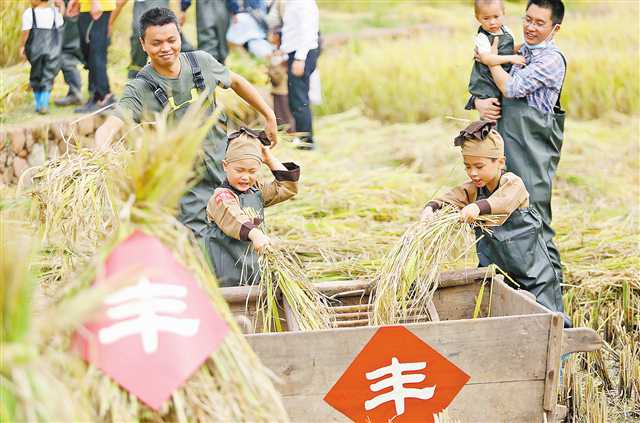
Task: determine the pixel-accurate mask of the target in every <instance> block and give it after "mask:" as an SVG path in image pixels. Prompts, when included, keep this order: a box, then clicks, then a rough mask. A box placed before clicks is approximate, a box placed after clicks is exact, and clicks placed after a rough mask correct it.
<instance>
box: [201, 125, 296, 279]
mask: <svg viewBox="0 0 640 423" xmlns="http://www.w3.org/2000/svg"><path fill="white" fill-rule="evenodd" d="M268 145H269V141H268V139H267V137H266V135H265V134H264V132H262V131H260V132H258V131H253V130H251V129H247V128H241V129H240V130H239V131H237V132H234V133H233V134H231V135H229V145H228V148H227V152H226V154H225V159H224V161H223V162H222V166H223V169H224V171H225V173H226V179H225V181H224V182H223V184H222V186H220V187H219V188H217V189H216V190H215V191H214V193H213V196H212V197H211V198H210V199H209V202H208V204H207V216H208V218H209V221H210V222H212V225H211V226H210V227H209V228H208V229H207V231H206V233H205V235H204V237H203V239H204V242H205V247H206V248H207V250H208V253H209V257H210V258H211V261H212V263H213V267H214V270H215V273H216V276H217V277H218V281H219V283H220V286H237V285H240V284H241V283H249V284H253V283H255V282H257V281H258V280H259V268H258V263H257V256H256V251H261V250H262V249H263V248H265V247H266V246H268V245H269V244H270V243H271V241H270V239H269V237H267V236H266V235H265V234H264V232H263V231H262V230H261V229H260V225H261V223H262V221H263V220H264V208H265V207H269V206H272V205H274V204H277V203H281V202H283V201H285V200H288V199H289V198H291V197H293V196H294V195H296V193H297V192H298V179H299V177H300V167H298V165H296V164H295V163H281V162H280V161H279V160H278V159H277V158H276V157H275V156H274V155H273V153H272V152H271V150H270V149H269V148H268ZM263 163H264V164H265V165H267V167H268V168H269V169H270V170H271V173H272V174H273V176H274V177H275V180H273V181H270V182H264V181H261V180H258V178H257V175H258V171H259V170H260V167H261V165H262V164H263ZM252 246H253V248H251V247H252Z"/></svg>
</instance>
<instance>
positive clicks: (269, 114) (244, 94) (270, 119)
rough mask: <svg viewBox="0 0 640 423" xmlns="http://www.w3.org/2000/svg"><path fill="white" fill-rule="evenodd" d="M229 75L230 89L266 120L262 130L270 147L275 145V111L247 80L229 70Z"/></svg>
mask: <svg viewBox="0 0 640 423" xmlns="http://www.w3.org/2000/svg"><path fill="white" fill-rule="evenodd" d="M229 76H230V79H231V89H232V90H233V91H235V93H236V94H238V95H239V96H240V97H241V98H242V99H243V100H244V101H246V102H247V103H249V105H251V107H253V108H254V109H256V110H257V111H258V112H259V113H260V114H261V115H262V116H263V117H264V119H265V121H266V126H265V129H264V131H265V132H266V133H267V137H268V138H269V141H271V148H273V147H275V146H276V144H277V143H278V129H277V124H276V115H275V113H273V110H271V107H269V105H268V104H267V103H266V102H265V101H264V99H263V98H262V96H261V95H260V93H259V92H258V90H256V88H255V87H254V86H253V85H251V84H250V83H249V81H247V80H246V79H244V78H243V77H242V76H241V75H238V74H237V73H235V72H229Z"/></svg>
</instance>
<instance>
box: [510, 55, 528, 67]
mask: <svg viewBox="0 0 640 423" xmlns="http://www.w3.org/2000/svg"><path fill="white" fill-rule="evenodd" d="M511 63H513V64H514V65H520V66H525V65H526V63H525V60H524V56H520V55H519V54H516V55H514V56H513V58H512V59H511Z"/></svg>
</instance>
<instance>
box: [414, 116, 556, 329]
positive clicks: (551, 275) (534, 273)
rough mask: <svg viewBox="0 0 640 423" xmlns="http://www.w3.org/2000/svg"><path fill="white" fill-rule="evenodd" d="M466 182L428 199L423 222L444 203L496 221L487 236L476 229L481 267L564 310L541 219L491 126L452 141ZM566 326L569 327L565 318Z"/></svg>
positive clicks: (473, 128)
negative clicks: (493, 267) (492, 269)
mask: <svg viewBox="0 0 640 423" xmlns="http://www.w3.org/2000/svg"><path fill="white" fill-rule="evenodd" d="M454 145H456V146H458V147H461V149H462V159H463V161H464V166H465V169H466V171H467V175H468V176H469V178H470V181H467V182H466V183H464V184H462V185H460V186H458V187H455V188H453V189H452V190H450V191H449V192H447V193H445V194H444V195H442V196H439V197H436V198H434V199H433V200H431V201H429V202H428V203H427V205H426V206H425V208H424V210H423V212H422V219H424V220H429V219H431V218H432V217H433V215H434V213H436V212H437V211H438V210H439V209H440V208H441V207H442V206H443V205H444V204H445V203H446V204H450V205H453V206H455V207H459V208H460V209H461V210H460V215H461V218H462V219H463V220H464V221H467V222H472V221H474V220H475V219H477V218H478V216H480V215H486V214H493V215H497V216H498V217H500V219H499V220H498V222H497V224H496V226H494V227H492V228H491V232H490V233H488V232H483V231H482V230H481V229H479V228H477V229H476V236H477V237H481V236H482V238H481V239H479V241H478V243H477V245H476V250H477V253H478V259H479V262H480V263H479V265H480V266H488V265H490V264H495V265H497V266H498V267H499V268H500V269H501V270H502V271H504V272H506V273H507V274H508V275H509V276H510V277H512V278H513V279H514V280H515V281H516V282H517V283H518V284H519V285H520V287H521V288H522V289H526V290H527V291H529V292H531V293H532V294H533V295H535V297H536V300H537V301H538V302H539V303H540V304H542V305H544V306H545V307H547V308H548V309H550V310H552V311H556V312H562V311H563V306H562V291H561V288H560V282H559V281H560V279H559V278H558V275H557V274H556V273H555V270H554V268H553V265H552V263H551V259H550V257H549V252H548V251H547V247H546V244H545V242H544V239H543V238H542V232H541V226H542V221H541V219H540V216H539V214H538V213H537V212H536V210H535V209H533V208H531V207H529V193H528V192H527V189H526V188H525V186H524V183H523V182H522V179H520V177H518V176H517V175H515V174H513V173H510V172H505V171H504V168H505V156H504V143H503V140H502V137H501V136H500V134H499V133H498V132H497V131H496V130H495V129H494V128H493V124H492V123H490V122H485V121H478V122H474V123H472V124H470V125H469V126H468V127H467V128H465V129H464V130H462V131H461V132H460V135H458V136H457V137H456V138H455V141H454ZM565 324H566V325H569V323H568V319H566V318H565Z"/></svg>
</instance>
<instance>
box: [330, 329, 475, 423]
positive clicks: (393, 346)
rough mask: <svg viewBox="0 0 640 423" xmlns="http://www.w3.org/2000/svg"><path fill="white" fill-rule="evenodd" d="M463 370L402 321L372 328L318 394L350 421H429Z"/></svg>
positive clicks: (458, 385) (457, 386)
mask: <svg viewBox="0 0 640 423" xmlns="http://www.w3.org/2000/svg"><path fill="white" fill-rule="evenodd" d="M469 378H470V377H469V375H467V374H466V373H465V372H463V371H462V370H460V369H459V368H458V367H456V366H455V365H454V364H453V363H451V362H450V361H449V360H447V359H446V358H445V357H444V356H443V355H441V354H440V353H439V352H437V351H436V350H434V349H433V348H431V347H430V346H429V345H427V344H426V343H425V342H424V341H422V340H421V339H420V338H418V337H417V336H415V335H414V334H413V333H411V332H410V331H409V330H408V329H406V328H405V327H403V326H386V327H382V328H380V329H378V331H377V332H376V333H375V334H374V335H373V337H372V338H371V339H370V340H369V342H368V343H367V345H365V346H364V348H363V349H362V351H360V353H359V354H358V355H357V356H356V358H355V359H354V360H353V362H352V363H351V365H350V366H349V367H348V368H347V370H346V371H345V372H344V373H343V374H342V376H341V377H340V379H338V381H337V382H336V383H335V385H333V387H332V388H331V390H330V391H329V392H328V393H327V395H326V396H325V397H324V400H325V401H326V402H327V403H329V405H331V406H332V407H333V408H335V409H336V410H338V411H340V412H341V413H342V414H344V415H345V416H347V417H349V418H350V419H351V420H353V421H354V422H358V423H360V422H387V421H393V422H394V423H402V422H434V417H433V416H434V414H437V413H440V412H442V411H443V410H444V409H445V408H446V407H448V406H449V404H450V403H451V401H453V399H454V398H455V397H456V395H458V392H460V390H461V389H462V387H463V386H464V385H465V384H466V383H467V382H468V381H469Z"/></svg>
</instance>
